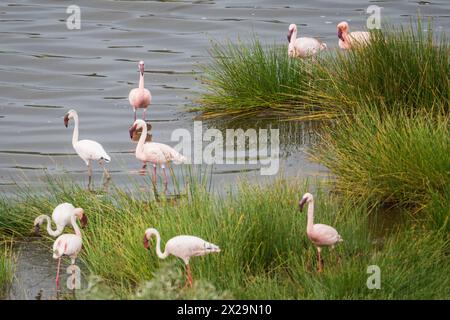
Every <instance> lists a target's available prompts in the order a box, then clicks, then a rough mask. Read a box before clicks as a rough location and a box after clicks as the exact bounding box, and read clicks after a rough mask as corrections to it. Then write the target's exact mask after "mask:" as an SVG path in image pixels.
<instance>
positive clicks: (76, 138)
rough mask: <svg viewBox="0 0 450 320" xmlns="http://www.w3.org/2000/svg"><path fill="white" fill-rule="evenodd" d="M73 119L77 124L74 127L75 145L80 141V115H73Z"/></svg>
mask: <svg viewBox="0 0 450 320" xmlns="http://www.w3.org/2000/svg"><path fill="white" fill-rule="evenodd" d="M73 121H74V122H75V126H74V128H73V136H72V145H73V146H74V147H75V145H76V144H77V142H78V115H77V114H75V115H74V116H73Z"/></svg>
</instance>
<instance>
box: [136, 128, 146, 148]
mask: <svg viewBox="0 0 450 320" xmlns="http://www.w3.org/2000/svg"><path fill="white" fill-rule="evenodd" d="M146 137H147V124H145V123H144V125H143V126H142V133H141V136H140V137H139V141H138V144H137V146H136V153H138V152H140V151H142V149H143V147H144V143H145V138H146Z"/></svg>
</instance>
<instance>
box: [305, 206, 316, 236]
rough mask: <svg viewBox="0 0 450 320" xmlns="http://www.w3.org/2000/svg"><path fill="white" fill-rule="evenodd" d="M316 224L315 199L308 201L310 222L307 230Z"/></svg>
mask: <svg viewBox="0 0 450 320" xmlns="http://www.w3.org/2000/svg"><path fill="white" fill-rule="evenodd" d="M313 226H314V200H311V202H309V203H308V222H307V225H306V231H307V232H309V231H311V230H312V228H313Z"/></svg>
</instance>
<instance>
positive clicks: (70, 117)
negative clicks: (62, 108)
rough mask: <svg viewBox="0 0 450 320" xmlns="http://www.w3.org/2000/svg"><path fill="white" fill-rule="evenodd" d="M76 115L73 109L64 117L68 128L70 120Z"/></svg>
mask: <svg viewBox="0 0 450 320" xmlns="http://www.w3.org/2000/svg"><path fill="white" fill-rule="evenodd" d="M76 113H77V112H76V111H75V110H73V109H72V110H69V112H67V113H66V115H65V116H64V125H65V126H66V128H67V126H68V125H69V119H72V118H73V117H74V116H75V114H76Z"/></svg>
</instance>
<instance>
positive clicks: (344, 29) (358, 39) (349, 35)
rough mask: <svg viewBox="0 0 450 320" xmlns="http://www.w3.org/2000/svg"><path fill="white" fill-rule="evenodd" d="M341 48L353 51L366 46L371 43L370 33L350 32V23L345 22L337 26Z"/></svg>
mask: <svg viewBox="0 0 450 320" xmlns="http://www.w3.org/2000/svg"><path fill="white" fill-rule="evenodd" d="M337 31H338V38H339V48H341V49H351V48H353V47H356V46H361V45H365V44H367V43H368V42H369V41H370V33H369V32H367V31H354V32H348V23H347V22H345V21H343V22H341V23H339V24H338V25H337Z"/></svg>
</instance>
